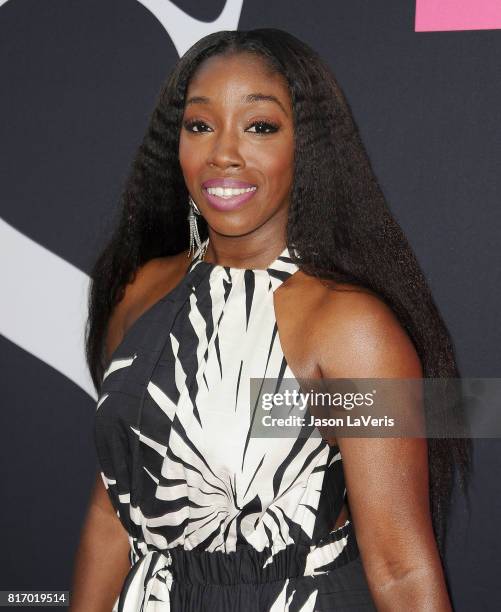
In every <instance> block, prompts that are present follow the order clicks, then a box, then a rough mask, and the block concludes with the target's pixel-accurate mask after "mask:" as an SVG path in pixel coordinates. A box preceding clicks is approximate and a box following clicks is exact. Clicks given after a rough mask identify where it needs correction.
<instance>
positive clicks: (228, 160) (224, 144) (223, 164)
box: [207, 131, 245, 169]
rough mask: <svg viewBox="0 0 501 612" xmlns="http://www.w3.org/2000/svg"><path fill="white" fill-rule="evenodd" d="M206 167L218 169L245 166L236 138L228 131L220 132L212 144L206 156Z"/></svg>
mask: <svg viewBox="0 0 501 612" xmlns="http://www.w3.org/2000/svg"><path fill="white" fill-rule="evenodd" d="M207 165H209V166H217V167H218V168H222V169H224V168H231V167H235V168H240V167H243V166H245V161H244V159H243V157H242V155H241V152H240V149H239V142H238V138H237V137H236V136H235V134H231V133H230V132H229V131H226V132H225V133H223V132H220V133H219V134H218V135H217V136H216V137H215V138H214V139H213V143H212V148H211V149H210V151H209V153H208V155H207Z"/></svg>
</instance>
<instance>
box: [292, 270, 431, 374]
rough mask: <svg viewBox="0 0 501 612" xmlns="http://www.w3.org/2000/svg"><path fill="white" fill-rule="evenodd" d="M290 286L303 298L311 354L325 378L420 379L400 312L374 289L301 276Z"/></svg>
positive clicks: (303, 326) (305, 327)
mask: <svg viewBox="0 0 501 612" xmlns="http://www.w3.org/2000/svg"><path fill="white" fill-rule="evenodd" d="M294 276H295V277H296V278H295V282H294V283H291V284H290V286H289V295H290V297H291V298H293V299H294V301H296V300H300V301H299V302H297V303H300V304H301V306H302V308H301V314H300V315H298V316H300V317H301V318H302V328H303V329H308V345H309V350H310V351H311V353H312V354H313V355H314V356H315V360H316V362H317V364H318V366H319V370H320V371H321V372H322V373H323V375H325V376H329V377H333V378H334V377H339V378H343V377H346V378H350V377H359V378H371V377H374V378H376V377H388V378H392V377H402V378H404V377H409V378H411V377H413V376H420V373H421V364H420V360H419V357H418V355H417V352H416V350H415V347H414V344H413V343H412V341H411V339H410V337H409V335H408V333H407V331H406V330H405V329H404V327H403V326H402V325H401V323H400V321H399V319H398V318H397V316H396V314H395V312H394V311H393V310H392V308H391V307H390V306H389V305H388V304H387V303H386V302H385V300H384V299H383V298H382V297H381V296H379V295H378V294H376V293H374V292H373V291H371V290H370V289H368V288H365V287H360V286H358V285H355V284H350V283H338V282H335V281H332V280H329V279H321V278H315V277H312V276H308V275H306V274H304V273H302V272H301V273H300V272H298V273H297V274H295V275H294Z"/></svg>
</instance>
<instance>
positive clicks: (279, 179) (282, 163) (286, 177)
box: [259, 143, 294, 191]
mask: <svg viewBox="0 0 501 612" xmlns="http://www.w3.org/2000/svg"><path fill="white" fill-rule="evenodd" d="M259 164H260V167H261V169H262V172H263V174H264V175H266V176H267V178H268V181H269V184H270V187H272V188H273V189H274V190H275V189H276V190H280V191H283V190H284V189H287V188H288V187H289V186H290V182H291V178H292V176H293V173H294V149H293V148H292V143H290V144H289V143H287V144H286V145H283V144H282V145H281V146H276V147H270V148H269V149H267V150H266V151H264V152H263V154H262V155H261V156H260V158H259Z"/></svg>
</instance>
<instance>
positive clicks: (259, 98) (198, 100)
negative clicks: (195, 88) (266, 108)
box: [186, 92, 289, 116]
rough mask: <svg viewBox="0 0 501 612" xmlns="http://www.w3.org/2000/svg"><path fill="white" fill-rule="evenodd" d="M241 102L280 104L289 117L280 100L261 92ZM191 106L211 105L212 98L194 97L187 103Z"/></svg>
mask: <svg viewBox="0 0 501 612" xmlns="http://www.w3.org/2000/svg"><path fill="white" fill-rule="evenodd" d="M240 101H241V102H243V103H244V104H253V103H255V102H274V103H275V104H278V106H280V108H281V109H282V110H283V111H284V113H285V114H286V115H287V116H288V115H289V113H288V112H287V111H286V110H285V108H284V106H283V104H282V103H281V102H280V100H279V99H278V98H277V97H276V96H273V95H271V94H263V93H259V92H258V93H250V94H246V95H245V96H242V97H241V98H240ZM189 104H210V98H207V96H192V97H191V98H189V99H188V100H187V101H186V106H188V105H189Z"/></svg>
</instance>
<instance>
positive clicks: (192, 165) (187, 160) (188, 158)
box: [179, 136, 202, 182]
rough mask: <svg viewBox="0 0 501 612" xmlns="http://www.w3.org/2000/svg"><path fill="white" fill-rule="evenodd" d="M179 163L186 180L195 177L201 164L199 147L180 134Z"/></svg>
mask: <svg viewBox="0 0 501 612" xmlns="http://www.w3.org/2000/svg"><path fill="white" fill-rule="evenodd" d="M179 164H180V166H181V170H182V172H183V175H184V178H185V180H186V181H187V182H188V181H190V179H192V178H195V176H196V174H197V173H198V172H199V169H200V166H201V164H202V156H201V151H200V147H196V146H194V145H193V144H192V143H191V142H190V141H189V140H188V139H186V138H183V137H182V136H181V137H180V139H179Z"/></svg>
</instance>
